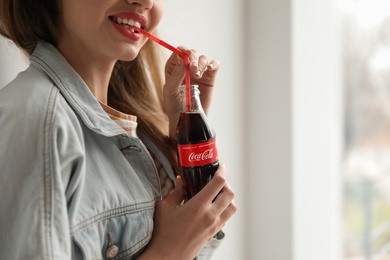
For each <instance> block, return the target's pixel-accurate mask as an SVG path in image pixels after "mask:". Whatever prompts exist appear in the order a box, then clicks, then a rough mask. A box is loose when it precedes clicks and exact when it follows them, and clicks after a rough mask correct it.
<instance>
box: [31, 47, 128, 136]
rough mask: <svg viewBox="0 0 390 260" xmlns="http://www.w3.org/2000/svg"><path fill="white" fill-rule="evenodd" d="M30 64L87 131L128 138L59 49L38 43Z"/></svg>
mask: <svg viewBox="0 0 390 260" xmlns="http://www.w3.org/2000/svg"><path fill="white" fill-rule="evenodd" d="M30 62H31V64H32V65H33V66H35V67H36V68H38V69H39V70H41V71H43V72H44V73H45V74H46V75H47V76H48V77H49V78H50V79H51V80H52V81H53V82H54V84H55V86H56V87H57V88H58V89H59V90H60V91H61V93H62V95H63V96H64V98H65V99H66V101H67V102H68V103H69V105H70V106H71V107H72V109H73V110H74V111H75V112H76V113H77V114H78V115H79V116H80V118H81V120H82V121H83V122H84V124H85V125H86V126H87V127H88V128H90V129H91V130H93V131H94V132H96V133H98V134H102V135H105V136H114V135H119V134H125V132H124V130H123V129H122V128H121V127H119V126H118V125H117V124H116V123H115V122H113V121H112V120H111V119H110V118H109V116H108V115H107V113H106V112H104V110H103V108H102V107H101V106H100V104H99V102H98V101H97V99H96V98H95V96H94V95H93V94H92V92H91V91H90V89H89V88H88V86H87V85H86V84H85V82H84V81H83V79H82V78H81V77H80V75H79V74H77V72H76V71H75V70H74V69H73V68H72V67H71V66H70V65H69V63H68V62H67V61H66V59H65V58H64V57H63V56H62V54H61V53H60V52H59V51H58V50H57V48H55V47H54V46H53V45H51V44H49V43H47V42H43V41H40V42H38V45H37V47H36V48H35V50H34V53H33V54H32V56H31V58H30Z"/></svg>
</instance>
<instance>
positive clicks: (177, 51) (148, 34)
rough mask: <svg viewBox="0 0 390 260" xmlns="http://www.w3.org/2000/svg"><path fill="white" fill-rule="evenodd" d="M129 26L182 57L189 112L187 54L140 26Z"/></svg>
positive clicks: (188, 59) (188, 64) (188, 109)
mask: <svg viewBox="0 0 390 260" xmlns="http://www.w3.org/2000/svg"><path fill="white" fill-rule="evenodd" d="M130 27H131V28H132V29H134V30H135V31H137V32H140V33H142V34H143V35H145V36H146V37H148V38H149V39H151V40H152V41H154V42H156V43H158V44H160V45H162V46H164V47H165V48H167V49H168V50H171V51H172V52H174V53H176V54H177V55H179V56H180V57H182V58H183V60H184V64H185V66H186V110H187V112H190V111H191V89H190V85H191V81H190V58H189V57H188V55H187V54H186V53H185V52H184V51H182V50H179V49H178V48H175V47H173V46H172V45H170V44H169V43H167V42H164V41H163V40H161V39H159V38H157V37H156V36H154V35H152V34H150V33H148V32H147V31H144V30H143V29H141V28H138V27H135V26H130Z"/></svg>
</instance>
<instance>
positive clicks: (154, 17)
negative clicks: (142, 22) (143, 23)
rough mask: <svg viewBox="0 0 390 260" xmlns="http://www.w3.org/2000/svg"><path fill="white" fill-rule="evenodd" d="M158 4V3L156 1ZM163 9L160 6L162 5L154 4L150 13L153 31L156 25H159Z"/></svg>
mask: <svg viewBox="0 0 390 260" xmlns="http://www.w3.org/2000/svg"><path fill="white" fill-rule="evenodd" d="M157 2H160V1H157ZM163 12H164V8H163V6H162V3H158V4H157V3H156V4H155V5H154V7H153V9H152V11H151V13H150V16H151V24H150V26H151V28H150V29H152V30H153V31H154V29H156V27H157V26H158V24H159V23H160V21H161V19H162V17H163Z"/></svg>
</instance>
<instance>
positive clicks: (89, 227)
mask: <svg viewBox="0 0 390 260" xmlns="http://www.w3.org/2000/svg"><path fill="white" fill-rule="evenodd" d="M139 136H140V138H141V140H140V139H137V138H130V137H127V136H126V133H125V132H124V130H123V129H122V128H120V127H119V126H118V125H117V124H115V122H113V121H112V120H111V119H110V118H109V117H108V116H107V114H106V113H105V112H104V111H103V109H102V108H101V106H100V105H99V103H98V102H97V100H96V99H95V98H94V96H93V95H92V93H91V92H90V90H89V88H88V87H87V86H86V84H85V83H84V82H83V80H82V79H81V78H80V76H79V75H78V74H77V73H76V72H75V71H74V70H73V69H72V68H71V67H70V66H69V65H68V63H67V62H66V60H65V59H64V57H63V56H62V55H61V54H60V53H59V52H58V51H57V49H56V48H54V47H53V46H52V45H50V44H48V43H45V42H40V43H39V44H38V46H37V48H36V50H35V52H34V53H33V55H32V57H31V58H30V66H29V67H28V69H27V70H26V71H24V72H22V73H20V74H19V75H18V76H17V77H16V79H15V80H13V81H12V82H11V83H10V84H8V85H7V86H5V87H4V88H3V89H1V90H0V173H1V174H0V192H1V197H0V202H1V203H0V214H1V215H0V247H1V248H2V250H0V259H12V260H19V259H21V260H22V259H23V260H24V259H26V260H27V259H28V260H31V259H45V260H49V259H50V260H51V259H53V260H61V259H63V260H65V259H66V260H69V259H136V258H137V256H139V255H140V254H141V253H142V251H143V249H144V248H145V246H146V245H147V244H148V242H149V241H150V239H151V236H152V231H153V214H154V207H155V203H156V202H157V201H158V200H160V199H161V191H160V183H159V178H158V175H157V171H156V167H155V164H154V162H153V160H152V158H151V155H150V153H154V155H155V156H156V157H158V159H159V160H160V162H161V163H162V164H163V166H164V168H165V170H166V172H167V173H168V175H169V177H170V178H171V179H172V181H174V179H175V176H174V173H173V171H172V168H171V166H170V165H169V163H168V161H167V160H166V158H165V157H164V156H163V155H162V154H161V153H160V152H159V151H158V150H157V149H156V147H155V146H154V145H153V144H152V143H151V142H150V141H149V140H148V138H147V137H146V136H144V135H143V134H142V133H139ZM218 243H219V241H216V240H212V241H211V242H210V244H209V245H208V246H207V247H206V248H205V249H204V250H203V251H202V253H201V254H200V256H199V257H198V258H199V259H209V258H210V256H211V255H212V253H213V252H214V249H215V248H216V246H217V245H218ZM177 250H180V248H178V249H177ZM107 254H111V255H112V256H113V257H111V258H110V257H108V256H107ZM173 260H177V259H173Z"/></svg>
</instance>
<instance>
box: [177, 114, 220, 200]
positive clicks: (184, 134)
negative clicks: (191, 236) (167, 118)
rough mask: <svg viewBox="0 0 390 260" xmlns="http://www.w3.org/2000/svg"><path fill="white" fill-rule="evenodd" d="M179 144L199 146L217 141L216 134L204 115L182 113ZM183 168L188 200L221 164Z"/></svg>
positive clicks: (178, 136) (178, 137)
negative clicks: (198, 144) (199, 144)
mask: <svg viewBox="0 0 390 260" xmlns="http://www.w3.org/2000/svg"><path fill="white" fill-rule="evenodd" d="M175 139H176V143H177V144H197V143H203V142H208V141H210V140H213V139H215V133H214V131H213V129H212V128H211V127H210V126H209V124H208V122H207V118H206V116H205V115H204V114H203V113H187V112H185V113H181V114H180V119H179V123H178V127H177V131H176V137H175ZM180 166H181V169H182V177H183V180H184V184H185V190H186V196H187V199H190V198H192V197H193V196H194V195H195V194H196V193H198V192H199V191H200V190H201V189H202V188H203V187H204V186H205V185H206V184H207V183H208V182H209V181H210V180H211V178H212V177H213V176H214V173H215V171H216V170H217V169H218V166H219V162H218V160H217V161H214V162H212V163H208V164H206V165H202V166H193V167H185V166H182V165H180Z"/></svg>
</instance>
